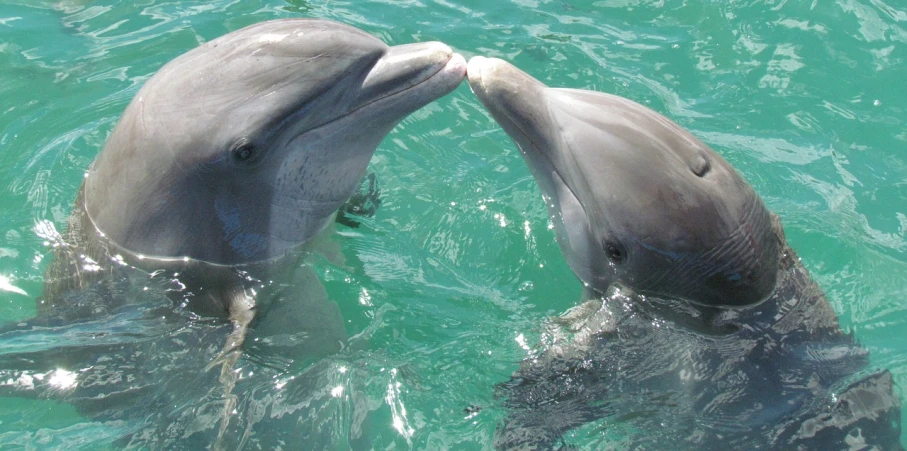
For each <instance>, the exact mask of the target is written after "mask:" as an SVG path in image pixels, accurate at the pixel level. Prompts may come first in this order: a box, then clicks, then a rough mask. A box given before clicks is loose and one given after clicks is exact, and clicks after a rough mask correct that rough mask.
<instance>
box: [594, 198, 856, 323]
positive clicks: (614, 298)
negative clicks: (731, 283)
mask: <svg viewBox="0 0 907 451" xmlns="http://www.w3.org/2000/svg"><path fill="white" fill-rule="evenodd" d="M771 218H772V229H773V231H774V232H775V234H776V235H777V236H778V239H779V241H780V246H781V251H780V261H779V265H778V276H777V279H776V282H775V287H774V289H773V290H772V291H771V293H770V294H769V295H768V296H767V297H766V298H765V299H763V300H761V301H760V302H757V303H755V304H750V305H745V306H707V305H701V304H696V303H693V302H689V301H685V300H681V299H670V298H666V297H663V296H658V295H645V294H640V293H636V292H635V291H633V290H632V289H630V288H628V287H626V286H623V285H622V284H621V283H620V282H616V283H614V284H612V285H611V286H609V287H608V289H607V290H605V291H601V290H597V289H594V288H592V287H589V286H587V287H586V288H585V292H584V299H588V300H590V301H589V302H596V303H600V304H601V306H600V309H602V310H604V309H607V310H609V311H611V312H619V311H625V312H627V314H629V315H635V314H643V315H646V316H651V317H652V318H657V319H662V320H666V321H669V322H671V323H674V324H676V325H677V326H678V327H680V328H685V329H692V330H696V331H697V332H700V333H703V334H705V335H715V336H720V335H731V334H737V333H742V332H741V331H750V332H748V333H756V334H758V333H761V332H760V331H764V330H767V329H769V328H772V327H774V325H775V324H778V323H782V322H783V318H784V317H786V316H788V315H790V314H792V313H793V312H797V311H799V312H809V315H808V316H807V317H806V320H805V322H804V324H803V330H802V331H803V332H804V333H807V334H819V333H830V332H832V331H835V330H837V329H838V327H839V325H838V319H837V315H836V314H835V313H834V311H833V310H831V308H830V306H829V304H828V301H827V300H826V298H825V295H824V293H823V292H822V290H821V288H820V287H819V286H818V285H817V284H816V283H815V282H814V281H813V280H812V277H811V276H810V275H809V271H808V270H807V269H806V268H805V267H804V266H803V264H802V263H801V262H800V258H799V257H798V256H797V254H796V252H795V251H794V250H793V249H792V248H791V247H790V246H789V245H788V243H787V241H786V239H785V238H784V232H783V229H781V224H780V220H779V219H778V217H777V216H776V215H774V214H772V215H771ZM796 293H801V294H800V295H796ZM621 306H623V308H622V307H621ZM619 322H620V320H619V319H617V320H616V323H617V324H618V325H616V326H614V327H617V328H619ZM603 332H605V331H603Z"/></svg>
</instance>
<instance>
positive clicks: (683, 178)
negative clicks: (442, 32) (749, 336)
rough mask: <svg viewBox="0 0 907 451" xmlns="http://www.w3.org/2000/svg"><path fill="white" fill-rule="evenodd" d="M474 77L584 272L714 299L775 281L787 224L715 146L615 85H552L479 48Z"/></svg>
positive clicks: (653, 290) (669, 294)
mask: <svg viewBox="0 0 907 451" xmlns="http://www.w3.org/2000/svg"><path fill="white" fill-rule="evenodd" d="M467 73H468V75H467V77H468V80H469V85H470V87H471V88H472V90H473V92H474V93H475V94H476V96H477V97H478V98H479V99H480V100H481V101H482V103H483V104H484V105H485V106H486V108H488V110H489V111H490V112H491V114H492V116H493V117H494V118H495V120H497V121H498V123H500V124H501V126H502V127H503V128H504V130H505V131H506V132H507V133H508V135H510V137H511V138H512V139H513V141H514V142H515V143H516V145H517V146H518V147H519V149H520V151H521V153H522V154H523V156H524V159H525V160H526V163H527V164H528V166H529V168H530V170H531V172H532V173H533V175H534V176H535V179H536V181H537V182H538V184H539V187H540V189H541V191H542V193H543V197H544V200H545V203H546V205H547V206H548V212H549V214H550V216H551V220H552V222H553V223H554V225H555V229H556V235H557V239H558V243H559V245H560V247H561V250H562V252H563V253H564V255H565V257H566V259H567V261H568V262H569V264H570V267H571V268H572V269H573V271H574V273H575V274H576V275H577V277H579V278H580V279H581V280H582V281H583V282H585V283H586V284H588V285H589V286H591V287H592V288H593V289H595V290H597V291H599V292H604V291H605V290H606V289H607V288H608V287H609V286H610V285H611V284H613V283H615V282H619V283H621V284H622V285H624V286H627V287H629V288H631V289H633V290H634V291H636V292H639V293H641V294H647V295H652V296H656V297H666V298H671V299H681V300H686V301H690V302H693V303H696V304H701V305H708V306H746V305H752V304H755V303H757V302H760V301H761V300H763V299H765V298H766V297H767V296H769V295H770V294H771V293H772V292H773V290H774V287H775V282H776V278H777V273H778V261H779V258H780V253H781V239H779V236H780V235H779V234H780V230H777V228H776V226H775V225H774V224H775V223H776V221H773V220H772V215H771V213H770V212H769V211H768V210H767V209H766V208H765V206H764V204H763V203H762V200H761V199H760V198H759V196H758V195H757V194H756V193H755V192H754V191H753V189H752V187H751V186H750V185H749V184H747V183H746V182H745V181H744V180H743V179H742V178H741V176H740V175H739V174H738V173H737V172H736V171H735V170H734V168H733V167H731V166H730V164H728V162H727V161H726V160H724V159H723V158H722V157H721V156H720V155H718V154H717V153H716V152H714V151H713V150H712V149H710V148H709V147H708V146H706V145H705V144H703V143H702V142H701V141H699V140H698V139H696V138H695V137H694V136H693V135H691V134H690V133H688V132H687V131H685V130H684V129H682V128H680V126H678V125H677V124H675V123H673V122H671V121H670V120H668V119H667V118H665V117H664V116H662V115H660V114H658V113H656V112H655V111H652V110H651V109H649V108H646V107H644V106H642V105H640V104H638V103H635V102H632V101H630V100H627V99H624V98H621V97H617V96H614V95H609V94H604V93H598V92H592V91H582V90H571V89H552V88H549V87H547V86H545V85H544V84H542V83H541V82H539V81H538V80H536V79H534V78H532V77H531V76H529V75H528V74H526V73H524V72H522V71H520V70H519V69H517V68H516V67H514V66H513V65H511V64H509V63H507V62H504V61H501V60H498V59H491V58H483V57H476V58H473V59H471V60H470V61H469V66H468V69H467Z"/></svg>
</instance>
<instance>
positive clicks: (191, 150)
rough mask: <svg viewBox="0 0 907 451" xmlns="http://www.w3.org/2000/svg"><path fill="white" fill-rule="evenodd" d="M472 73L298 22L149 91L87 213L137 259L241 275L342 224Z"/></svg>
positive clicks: (120, 136)
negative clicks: (379, 165)
mask: <svg viewBox="0 0 907 451" xmlns="http://www.w3.org/2000/svg"><path fill="white" fill-rule="evenodd" d="M465 67H466V64H465V61H464V60H463V58H462V57H461V56H460V55H458V54H454V53H452V51H451V49H450V48H449V47H447V46H446V45H444V44H441V43H438V42H430V43H422V44H409V45H400V46H394V47H388V46H387V45H385V44H384V43H382V42H381V41H379V40H378V39H376V38H374V37H372V36H370V35H368V34H366V33H364V32H362V31H360V30H358V29H356V28H353V27H350V26H345V25H341V24H338V23H333V22H326V21H319V20H306V19H288V20H275V21H269V22H263V23H259V24H256V25H252V26H249V27H247V28H243V29H241V30H238V31H235V32H232V33H229V34H227V35H225V36H222V37H220V38H217V39H214V40H212V41H209V42H207V43H206V44H204V45H202V46H200V47H198V48H196V49H194V50H191V51H189V52H188V53H185V54H183V55H182V56H179V57H178V58H176V59H174V60H173V61H171V62H170V63H168V64H166V65H165V66H164V67H163V68H161V69H160V70H159V71H158V72H157V73H156V74H155V75H153V76H152V77H151V78H150V79H149V80H148V81H147V82H146V83H145V85H144V86H143V87H142V88H141V89H140V90H139V92H138V93H137V94H136V96H135V98H134V99H133V100H132V102H131V103H130V104H129V106H128V107H127V108H126V110H125V112H124V113H123V115H122V117H121V118H120V120H119V122H118V123H117V125H116V127H115V128H114V130H113V132H112V134H111V136H110V138H109V139H108V142H107V144H106V146H105V148H104V149H103V150H102V152H101V153H100V154H99V156H98V157H97V158H96V160H95V162H94V163H93V164H92V166H91V168H90V169H89V170H88V172H87V174H86V181H85V183H84V187H83V189H84V192H83V199H84V208H85V210H86V211H87V212H88V215H89V217H90V218H91V220H92V221H93V222H94V225H95V227H96V228H97V229H98V231H99V232H100V233H102V234H104V235H106V236H107V238H108V239H110V240H112V241H114V242H115V243H116V244H117V245H119V246H120V247H122V248H125V249H126V250H128V251H131V252H134V253H136V254H139V255H144V256H149V257H151V256H154V257H160V258H191V259H196V260H201V261H205V262H210V263H216V264H224V265H235V264H242V263H249V262H255V261H262V260H267V259H271V258H275V257H278V256H281V255H283V254H284V253H285V252H287V251H288V250H290V249H292V248H295V247H297V246H299V245H300V244H302V243H305V242H306V241H308V240H309V239H311V238H312V237H313V235H315V234H317V232H318V231H320V230H321V229H322V228H323V227H324V226H325V225H326V224H327V223H329V222H330V221H331V220H332V217H333V214H334V213H335V212H336V210H337V209H338V208H339V207H340V206H341V205H342V204H343V203H344V202H345V201H347V199H348V198H349V196H350V195H351V194H352V192H353V191H354V189H355V188H356V187H357V185H358V183H359V181H360V179H361V178H362V177H363V176H364V174H365V170H366V166H367V164H368V162H369V159H370V158H371V156H372V154H373V153H374V151H375V149H376V147H377V146H378V144H379V143H380V141H381V140H382V139H383V138H384V136H385V135H386V134H387V133H388V132H390V130H391V129H392V128H393V127H394V126H395V125H396V124H397V123H398V122H399V121H400V120H401V119H403V118H404V117H406V116H407V115H409V114H410V113H412V112H413V111H415V110H417V109H418V108H421V107H422V106H424V105H426V104H427V103H429V102H431V101H433V100H435V99H437V98H439V97H441V96H444V95H446V94H447V93H449V92H451V91H452V90H453V89H454V88H455V87H456V86H457V85H458V84H459V83H460V81H461V80H462V79H463V77H464V76H465Z"/></svg>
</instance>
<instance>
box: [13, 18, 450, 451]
mask: <svg viewBox="0 0 907 451" xmlns="http://www.w3.org/2000/svg"><path fill="white" fill-rule="evenodd" d="M465 69H466V62H465V60H464V59H463V57H462V56H460V55H459V54H456V53H454V52H453V51H452V50H451V49H450V48H449V47H448V46H446V45H444V44H442V43H440V42H426V43H414V44H405V45H397V46H388V45H386V44H385V43H383V42H381V41H380V40H379V39H377V38H375V37H373V36H371V35H369V34H367V33H365V32H363V31H361V30H359V29H356V28H354V27H351V26H347V25H343V24H339V23H335V22H330V21H324V20H309V19H284V20H272V21H267V22H262V23H257V24H254V25H251V26H248V27H246V28H243V29H240V30H237V31H234V32H231V33H229V34H226V35H224V36H221V37H219V38H216V39H213V40H211V41H209V42H207V43H205V44H203V45H201V46H199V47H197V48H195V49H193V50H190V51H188V52H187V53H185V54H183V55H181V56H179V57H177V58H175V59H174V60H172V61H170V62H169V63H167V64H166V65H164V66H163V67H162V68H160V70H158V71H157V73H155V74H154V75H153V76H152V77H150V78H149V79H148V80H147V81H146V82H145V84H144V85H143V86H142V87H141V89H140V90H139V91H138V93H137V94H136V95H135V97H134V98H133V100H132V101H131V102H130V103H129V105H128V106H127V107H126V109H125V111H124V112H123V114H122V116H121V117H120V119H119V121H118V123H117V124H116V126H115V128H114V129H113V131H112V133H111V135H110V136H109V138H108V140H107V143H106V145H105V146H104V148H103V149H102V151H101V152H100V154H99V155H98V156H97V157H96V159H95V160H94V162H93V163H92V164H91V166H90V167H89V168H88V170H87V172H86V174H85V180H84V182H83V184H82V186H81V189H80V190H79V193H78V195H77V198H76V202H75V205H74V207H73V211H72V214H71V217H70V222H69V226H68V230H67V232H66V234H65V235H63V236H60V237H59V243H57V244H58V246H56V250H55V255H54V260H53V262H52V263H51V265H50V267H49V269H48V272H47V284H46V286H45V290H44V294H43V296H42V298H41V299H40V300H39V303H38V310H39V317H38V318H36V319H35V320H34V321H32V322H28V323H25V324H24V325H21V327H18V328H17V329H16V330H8V331H7V332H6V333H5V336H6V338H7V340H6V341H7V343H8V344H10V346H6V352H4V354H6V355H5V356H4V361H5V362H18V364H20V365H22V366H21V367H20V368H18V369H16V368H13V369H11V370H5V371H2V373H3V376H5V377H4V380H6V381H11V382H10V383H9V384H5V385H6V387H5V388H10V385H12V386H16V387H17V388H20V389H23V390H32V391H42V390H45V392H47V393H58V394H59V393H60V391H61V389H60V384H59V381H60V380H61V379H60V378H59V377H58V378H54V377H51V376H48V374H67V375H69V376H71V377H69V379H71V380H67V381H66V382H67V383H66V384H64V386H65V390H64V391H66V392H67V393H69V395H68V397H66V396H64V397H63V399H68V400H70V401H72V402H73V403H74V404H80V405H81V406H83V407H84V408H83V411H91V412H92V413H93V414H95V415H96V416H97V417H99V418H120V417H122V415H123V412H124V411H126V410H128V409H132V410H139V411H141V410H143V409H146V408H148V406H146V405H140V403H139V400H142V401H141V402H142V403H144V402H151V401H148V399H158V398H154V396H156V395H154V394H155V393H158V394H160V393H161V392H162V391H166V390H170V389H173V388H175V389H177V390H185V388H184V387H190V386H195V385H196V384H194V383H193V381H194V379H191V378H193V377H195V376H194V375H195V374H196V373H193V372H191V371H183V373H185V374H189V375H190V376H188V377H189V378H190V379H184V380H183V381H173V382H172V383H170V385H168V387H169V388H167V389H164V388H155V378H154V377H151V375H150V374H148V373H149V372H150V371H162V372H163V371H170V370H173V371H182V370H180V369H179V368H177V366H178V365H175V364H173V362H179V361H181V360H179V359H183V360H182V361H184V363H185V361H187V360H189V359H193V357H191V356H196V357H195V359H197V358H198V357H197V356H199V355H203V356H206V357H205V358H208V359H210V360H211V361H210V362H203V364H202V365H201V367H200V368H198V370H200V373H204V368H205V366H206V365H207V367H208V368H217V367H220V377H219V381H220V384H221V385H222V388H223V389H222V390H221V393H222V394H221V397H222V398H223V402H222V404H223V408H222V409H221V412H222V415H221V419H220V420H219V422H220V432H219V434H218V436H217V441H216V442H215V447H216V448H219V447H222V446H227V445H226V444H225V443H224V442H223V437H224V436H225V433H226V431H227V429H229V428H231V427H232V428H233V429H237V428H236V427H234V426H231V421H232V418H233V417H234V416H235V415H234V412H233V411H234V408H235V407H236V403H237V399H236V398H237V397H236V396H235V394H234V393H233V389H234V387H235V385H236V383H237V378H238V376H237V375H236V372H235V371H234V365H235V363H236V362H237V359H238V358H239V355H240V351H241V349H242V346H243V344H244V342H245V339H246V336H247V334H248V332H249V329H250V328H251V327H253V326H254V328H255V330H256V332H257V333H259V334H261V335H264V336H265V337H267V336H269V335H274V334H290V333H300V334H302V335H301V337H302V338H301V339H300V340H297V341H295V342H294V344H293V345H292V346H286V347H285V349H286V350H290V351H293V352H297V353H298V355H301V356H306V357H313V356H314V357H318V356H324V355H329V354H331V353H334V352H336V351H338V350H340V349H341V348H342V347H343V346H345V343H346V340H347V338H346V332H345V330H344V327H343V321H342V318H340V314H339V310H338V309H337V307H336V305H335V304H333V303H332V302H329V301H328V300H327V299H326V295H325V294H324V289H323V287H322V286H321V284H320V282H319V281H318V278H317V276H315V274H314V272H313V271H312V270H311V269H310V268H309V267H308V266H306V265H305V264H303V260H304V257H305V255H307V253H308V252H309V251H311V250H312V249H315V248H318V247H319V246H320V245H321V244H322V243H323V235H325V234H326V233H330V231H331V230H332V226H333V223H334V221H335V216H336V213H337V211H338V209H340V208H341V207H342V206H343V205H344V204H345V203H346V202H347V200H348V199H349V198H350V196H351V195H352V194H353V193H354V192H355V190H356V189H357V188H358V186H359V183H360V181H361V180H362V179H363V176H364V175H365V174H366V167H367V165H368V163H369V160H370V159H371V157H372V155H373V154H374V152H375V150H376V148H377V147H378V145H379V144H380V143H381V141H382V140H383V139H384V137H385V136H386V135H387V134H388V133H389V132H390V131H391V130H392V129H393V128H394V127H395V126H396V124H397V123H398V122H400V121H401V120H402V119H404V118H405V117H407V116H408V115H409V114H410V113H412V112H414V111H416V110H418V109H419V108H421V107H423V106H425V105H426V104H428V103H430V102H432V101H434V100H436V99H438V98H440V97H442V96H444V95H446V94H448V93H450V92H451V91H452V90H454V89H455V88H456V87H457V86H458V85H459V84H460V82H461V81H462V79H463V77H464V76H465ZM149 276H150V277H149ZM152 279H155V280H161V282H160V283H156V282H155V280H152ZM154 285H158V286H159V288H161V290H160V292H164V293H166V295H167V296H169V297H170V298H171V299H173V300H174V301H176V305H177V306H178V309H177V310H179V312H174V311H172V309H169V310H168V309H167V308H166V307H163V308H161V307H160V306H157V307H156V309H157V310H154V314H155V315H163V317H165V318H168V317H169V318H171V319H174V318H175V319H176V320H177V321H178V320H179V319H180V318H182V317H184V316H186V315H185V314H183V313H180V312H191V315H189V316H191V317H193V318H202V320H201V322H200V324H201V325H200V326H198V327H197V328H196V329H197V330H202V329H204V330H206V331H207V330H208V329H205V327H204V324H205V320H204V318H210V317H222V318H228V319H229V321H230V322H231V323H232V332H231V333H229V334H227V336H226V342H224V341H221V346H220V348H221V351H220V352H219V353H216V354H215V355H214V356H213V359H211V357H212V355H211V354H210V352H209V351H210V350H211V349H212V348H211V346H210V343H207V340H209V339H210V336H217V334H216V333H213V332H212V333H210V334H209V333H207V332H205V333H202V332H198V333H196V334H195V335H188V336H187V334H186V333H185V331H186V330H194V329H192V328H189V329H181V328H180V326H179V325H176V326H172V328H173V330H172V331H169V332H165V333H164V334H163V335H162V336H163V337H166V338H159V336H157V335H154V334H150V335H148V336H145V335H143V332H142V331H134V332H133V335H129V334H128V326H124V324H133V325H135V324H140V321H145V320H146V319H148V318H147V317H148V315H149V314H146V313H142V312H138V313H136V312H137V310H135V309H134V308H133V310H130V308H131V307H130V304H134V303H136V302H138V301H139V300H142V299H144V300H147V299H148V297H147V296H144V295H142V291H141V290H142V288H143V286H144V288H145V289H147V288H148V287H149V286H154ZM136 289H137V290H138V294H136V293H135V291H137V290H136ZM86 294H87V295H86ZM161 312H164V313H161ZM124 315H126V316H125V317H124ZM130 315H132V316H130ZM192 315H195V316H192ZM160 317H161V316H157V317H156V318H160ZM269 317H270V319H269ZM105 318H107V319H110V321H109V323H108V325H109V326H110V327H109V328H106V329H105V327H102V326H103V325H100V326H99V325H97V324H98V323H99V321H101V320H103V319H105ZM118 318H125V319H123V320H122V321H121V320H120V319H118ZM151 319H154V318H151ZM124 321H125V322H124ZM146 322H147V321H146ZM65 324H77V325H76V326H65V327H70V329H64V331H63V332H61V334H63V335H64V336H69V337H75V338H72V342H71V343H65V344H61V343H59V341H57V344H58V345H59V348H53V347H51V348H49V349H45V351H46V352H43V353H42V352H41V351H38V352H37V353H35V352H33V351H34V346H32V347H31V348H27V349H28V351H27V352H24V353H23V354H21V355H20V354H15V352H14V351H11V350H14V349H18V348H16V347H15V346H13V345H12V344H13V343H21V342H22V341H23V340H24V341H26V342H31V341H29V340H28V338H27V334H28V333H33V334H35V335H36V336H46V334H48V332H47V330H48V328H47V326H60V325H65ZM79 324H81V325H79ZM118 327H119V329H118ZM153 327H157V326H153ZM167 327H171V326H167ZM167 327H165V329H167ZM120 329H126V331H124V332H123V333H120V331H119V330H120ZM154 330H155V331H156V330H157V329H154ZM168 330H169V329H168ZM211 330H214V329H211ZM42 334H43V335H42ZM86 334H89V335H91V338H92V340H93V341H92V342H91V343H92V346H82V347H80V348H78V349H76V348H75V346H73V347H72V348H67V346H66V345H74V344H78V343H81V342H80V340H79V337H84V336H86ZM111 337H112V338H111ZM155 337H157V338H155ZM221 337H222V335H221ZM58 338H59V337H58ZM95 338H96V340H95ZM2 339H3V336H2V335H0V340H2ZM115 339H123V340H125V344H124V343H123V342H118V341H116V340H115ZM222 339H223V338H222ZM48 346H50V345H48ZM38 347H40V346H38ZM11 353H12V354H11ZM161 354H167V355H166V356H161ZM167 356H169V357H167ZM296 357H297V355H295V354H294V355H293V356H292V358H296ZM288 358H289V357H288ZM131 359H139V360H135V361H133V360H131ZM141 359H144V360H141ZM168 359H174V360H173V361H170V360H168ZM121 360H122V362H121ZM147 361H153V362H156V363H155V364H154V365H160V366H158V367H154V365H152V364H143V363H136V362H147ZM124 362H125V363H124ZM57 365H62V366H68V367H67V368H63V367H62V366H57ZM142 365H145V366H142ZM42 369H43V370H44V371H42ZM165 369H169V370H165ZM60 371H63V372H62V373H60ZM180 377H183V376H180ZM166 379H167V378H166V377H164V376H163V375H161V376H160V377H159V378H157V380H159V381H163V380H166ZM19 381H25V382H23V383H21V384H18V383H19ZM54 381H56V382H54ZM181 382H182V383H181ZM17 384H18V385H17ZM0 385H4V384H0ZM50 385H53V386H50ZM162 387H163V386H162ZM14 388H15V387H14ZM20 391H21V390H20ZM178 393H182V394H174V395H172V396H170V397H169V398H168V399H171V400H173V401H167V402H165V404H167V403H169V404H168V406H171V407H172V406H173V405H180V404H182V403H185V402H186V399H185V398H184V396H185V395H186V394H185V393H183V392H182V391H179V392H178ZM143 394H144V395H143ZM145 396H150V398H146V397H145ZM203 407H204V406H199V407H195V406H189V407H188V408H189V409H196V408H197V409H202V408H203ZM286 411H292V409H289V410H286ZM104 412H106V416H104V415H102V414H103V413H104ZM140 413H142V412H140ZM186 415H189V416H196V417H197V418H190V421H192V422H194V425H193V426H192V427H194V428H198V430H205V429H206V427H201V426H198V424H206V425H209V426H210V425H211V422H212V421H217V416H211V415H201V414H192V413H191V412H190V413H187V414H186ZM162 418H163V420H162V421H161V423H164V426H163V427H165V428H168V427H169V426H168V425H167V424H166V423H168V422H175V421H176V419H174V418H167V417H166V415H165V416H164V417H162ZM205 421H207V423H205ZM249 427H250V428H251V423H250V426H249ZM249 433H250V432H249V431H245V432H243V431H242V427H240V428H239V433H238V435H239V436H241V437H242V438H241V439H238V440H239V441H238V447H242V445H243V444H247V443H249V441H248V440H250V439H249ZM189 435H192V431H191V430H190V431H189V432H186V436H189ZM141 436H142V434H140V433H139V434H136V437H139V439H140V440H142V439H141ZM146 439H147V438H146ZM162 440H165V441H164V442H155V441H154V440H151V439H147V440H146V441H145V442H142V441H139V442H134V443H132V445H133V446H149V445H150V446H155V447H157V446H159V447H168V448H169V447H173V446H176V443H175V442H172V441H170V442H168V441H166V440H169V439H168V438H166V437H164V438H163V439H162ZM252 440H255V439H254V438H253V439H252ZM275 440H276V441H275V442H274V443H279V440H277V439H275ZM127 441H128V440H127ZM183 443H184V445H181V446H188V447H193V446H202V445H201V444H200V443H195V444H194V445H193V444H191V443H193V442H183ZM202 443H203V442H202ZM233 445H237V443H233ZM262 446H263V445H262Z"/></svg>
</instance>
